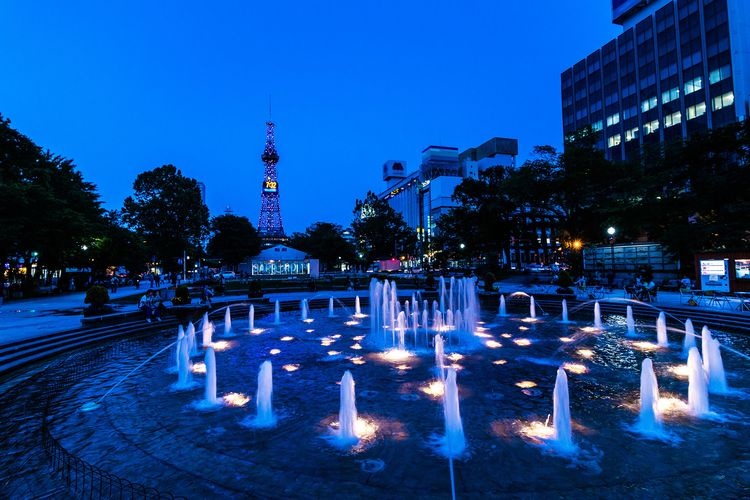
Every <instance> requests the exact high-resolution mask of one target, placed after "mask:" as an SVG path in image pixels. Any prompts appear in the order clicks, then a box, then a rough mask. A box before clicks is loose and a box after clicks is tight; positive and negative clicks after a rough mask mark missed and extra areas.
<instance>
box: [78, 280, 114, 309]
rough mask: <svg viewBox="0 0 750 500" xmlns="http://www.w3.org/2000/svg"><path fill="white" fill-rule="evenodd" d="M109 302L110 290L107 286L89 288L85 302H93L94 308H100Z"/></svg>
mask: <svg viewBox="0 0 750 500" xmlns="http://www.w3.org/2000/svg"><path fill="white" fill-rule="evenodd" d="M107 302H109V292H108V291H107V289H106V288H104V287H103V286H99V285H94V286H92V287H91V288H89V289H88V290H87V291H86V298H85V299H83V303H84V304H91V307H93V308H100V307H102V306H103V305H104V304H106V303H107Z"/></svg>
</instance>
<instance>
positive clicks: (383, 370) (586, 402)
mask: <svg viewBox="0 0 750 500" xmlns="http://www.w3.org/2000/svg"><path fill="white" fill-rule="evenodd" d="M327 314H328V313H327V311H325V310H321V311H312V312H310V318H311V319H313V322H311V323H310V322H302V321H301V320H300V318H299V314H292V313H289V314H282V315H281V323H282V324H280V325H276V324H274V318H273V317H268V318H257V319H256V320H255V327H256V328H260V329H262V333H254V334H250V333H249V332H248V329H249V324H248V322H247V320H246V321H245V322H244V323H243V322H242V320H239V319H237V320H235V321H233V322H232V330H233V331H234V333H236V334H237V336H235V337H233V338H231V339H227V345H224V346H223V347H224V349H223V350H220V349H217V350H216V373H217V391H218V395H219V397H222V396H224V395H226V394H229V393H233V394H234V396H232V398H231V399H230V401H233V402H234V404H235V406H233V405H231V404H230V403H229V402H227V403H226V404H225V406H223V407H220V408H215V409H213V410H212V411H201V410H199V409H196V405H195V402H196V401H199V400H201V399H202V398H203V382H204V381H205V375H203V374H200V373H196V374H194V375H193V377H194V380H195V381H197V382H199V387H197V388H196V389H194V390H187V391H174V390H172V389H171V388H170V386H171V385H172V384H173V383H174V382H175V380H176V375H175V374H174V373H173V372H171V371H170V370H169V368H170V367H171V365H172V364H173V361H172V358H173V356H174V353H173V350H172V349H168V350H166V351H165V352H164V353H163V354H161V355H159V356H157V357H155V358H154V359H153V360H152V361H150V362H149V363H146V364H145V365H144V366H142V367H140V368H139V369H137V370H136V371H135V372H134V373H131V374H130V375H127V374H129V373H130V372H131V371H132V370H133V369H134V368H135V367H137V366H138V365H139V364H140V363H142V362H143V361H144V360H145V359H147V358H149V357H150V356H152V355H153V354H154V353H157V352H158V351H159V350H161V349H163V348H164V347H165V346H167V345H168V344H169V343H170V342H173V341H174V338H175V335H174V332H168V333H164V334H161V335H157V336H153V337H151V338H147V339H136V340H119V341H116V342H113V343H111V344H109V345H107V346H103V347H98V348H96V349H97V351H96V355H92V354H91V350H86V351H82V352H80V353H77V354H74V355H70V356H68V357H67V358H66V360H65V361H61V362H58V363H56V364H54V365H53V366H51V367H50V368H48V369H47V370H46V371H44V372H42V373H41V374H40V375H39V376H37V377H34V378H31V379H29V380H27V381H26V382H25V384H26V385H27V387H28V393H29V394H34V395H36V396H35V397H36V398H39V397H40V395H41V394H47V395H48V400H44V401H39V402H38V404H39V405H40V406H41V407H42V408H43V414H44V415H45V419H46V426H47V429H48V430H49V433H50V434H51V436H52V437H53V438H54V439H56V440H57V441H58V442H59V444H60V445H61V446H62V447H63V448H65V449H66V450H67V451H68V452H69V453H71V454H72V455H74V456H76V457H78V458H79V459H80V460H82V461H85V462H87V463H89V464H92V465H94V466H95V467H97V468H99V469H101V470H103V471H106V472H107V473H109V474H114V475H116V476H118V477H121V478H125V479H127V480H129V481H131V482H135V483H140V484H143V485H146V486H149V487H154V488H157V489H158V490H159V491H162V492H169V493H172V494H174V495H182V496H185V497H189V498H202V497H206V498H217V497H221V498H232V497H236V498H246V497H248V496H260V497H270V498H281V497H284V498H310V497H317V498H356V497H386V498H404V497H416V498H429V497H443V498H445V497H447V496H448V495H450V492H451V484H450V474H449V464H448V460H447V459H446V457H444V456H443V455H441V454H440V452H439V447H438V446H437V444H436V442H437V441H439V438H440V437H441V436H442V435H443V434H444V432H445V430H444V420H443V410H442V406H441V396H440V391H439V390H435V387H434V384H435V379H436V372H435V359H434V358H435V356H434V352H433V351H432V348H431V347H430V346H429V345H424V342H421V343H420V345H417V346H415V345H414V341H413V337H410V335H409V332H408V331H407V334H406V342H405V343H406V347H407V349H409V350H410V351H412V353H413V355H411V356H409V357H406V358H402V357H398V359H390V358H388V357H386V356H383V355H382V352H381V350H379V349H374V348H373V347H372V344H373V343H372V342H368V338H367V337H368V336H372V335H373V334H372V333H370V327H369V324H368V322H367V319H365V320H363V321H362V320H360V321H362V322H360V323H350V324H346V322H347V321H349V320H350V319H351V318H349V317H339V318H328V317H326V316H327ZM624 314H625V311H624V306H623V317H620V316H612V317H610V316H605V317H604V318H603V323H604V324H603V329H601V330H599V329H591V328H582V327H586V326H588V327H590V326H591V325H590V324H586V323H583V322H579V323H578V324H560V323H559V322H558V321H557V320H556V318H549V317H538V318H537V321H535V322H525V321H522V319H523V318H521V317H513V316H511V317H508V318H498V317H496V316H495V312H494V311H488V312H487V313H486V314H485V315H484V317H483V319H484V320H485V324H484V325H483V326H484V328H485V329H484V330H483V331H482V336H481V338H479V340H478V341H477V342H473V343H472V345H473V346H474V347H472V348H471V349H468V350H467V349H464V348H463V347H462V346H461V345H457V344H456V340H455V339H454V341H453V343H452V344H451V343H450V342H449V341H448V340H446V345H445V354H446V361H445V363H446V366H452V367H453V368H454V369H456V371H457V380H458V393H459V400H460V415H461V418H462V422H463V430H464V433H465V438H466V444H467V448H466V452H465V453H464V454H463V455H462V456H461V457H458V458H456V459H454V461H453V467H454V469H455V483H456V484H455V488H456V493H457V495H458V497H487V496H501V495H521V496H527V495H528V496H536V495H539V496H550V495H554V496H574V495H575V496H581V495H585V496H605V497H609V496H632V495H633V494H634V492H638V493H636V494H638V495H649V496H650V495H652V494H659V495H665V496H678V495H684V494H686V493H687V494H689V495H694V496H703V495H706V496H709V495H710V496H727V497H735V496H738V495H741V494H742V493H741V492H742V491H746V490H744V489H743V488H747V487H748V486H750V482H749V480H750V467H748V465H749V464H748V460H749V459H750V427H748V426H747V425H746V420H747V415H748V414H750V400H748V399H747V398H746V397H745V396H746V394H745V392H744V391H746V390H747V388H748V387H750V371H748V366H750V365H748V362H747V361H746V360H745V359H743V358H742V357H740V356H736V355H733V354H732V353H728V352H727V353H723V354H724V367H725V369H726V373H727V379H728V382H729V385H730V386H731V387H732V388H733V392H732V393H730V394H727V395H722V396H715V395H711V399H710V405H711V410H712V412H714V413H715V414H716V417H715V418H710V419H697V418H694V417H692V416H690V415H689V414H687V413H685V412H684V411H681V410H680V409H679V408H680V407H679V405H678V404H675V408H676V409H675V408H673V409H672V410H670V412H668V413H665V415H664V426H665V428H666V429H667V430H668V431H669V433H670V436H671V438H670V440H659V439H651V438H648V437H644V436H641V435H639V434H637V433H634V432H631V431H630V430H629V428H630V427H631V426H632V424H633V423H634V422H635V421H636V420H637V418H638V397H639V392H638V391H639V379H640V366H641V363H642V361H643V359H644V358H645V357H649V358H651V359H652V360H653V365H654V369H655V372H656V377H657V380H658V384H659V389H660V393H661V396H662V397H663V398H666V397H670V398H674V399H675V400H682V401H687V392H688V391H687V377H686V376H684V374H682V372H681V371H680V370H679V369H675V367H678V366H681V365H684V364H685V359H684V358H683V356H682V352H681V342H682V338H681V337H680V336H679V335H678V334H677V333H676V332H674V331H670V332H669V342H670V345H669V347H667V348H658V346H655V345H656V331H655V328H654V327H651V328H650V329H649V328H648V327H647V326H646V327H641V328H639V331H641V332H642V333H639V337H640V338H635V339H633V338H627V337H626V334H625V329H626V325H625V320H624ZM217 331H221V328H220V327H219V328H218V329H217ZM714 335H715V336H716V337H717V338H719V340H720V341H721V342H722V344H723V345H725V346H730V347H732V348H733V349H736V350H738V351H741V352H750V342H749V341H748V339H746V338H744V337H738V336H732V335H729V334H725V333H721V332H714ZM362 336H365V338H362ZM289 337H292V339H291V340H290V339H289ZM355 337H356V338H357V340H355ZM426 337H427V338H428V339H429V338H430V337H431V335H428V336H426ZM282 338H283V339H284V340H282ZM561 338H564V339H565V340H561ZM514 339H525V340H527V341H528V342H519V343H515V342H513V340H514ZM221 340H222V339H221V338H220V336H219V335H215V336H214V341H215V342H218V341H221ZM488 341H494V342H495V343H494V344H490V345H491V346H492V347H488V346H486V344H485V342H488ZM638 342H641V343H645V344H642V345H641V344H638ZM648 344H653V345H654V346H655V347H654V348H653V349H652V348H648V347H644V345H648ZM354 345H357V346H358V348H353V347H352V346H354ZM454 353H459V354H461V356H451V354H454ZM201 360H202V359H201V358H200V357H197V358H194V359H193V361H195V362H199V361H201ZM264 361H271V362H272V363H273V411H274V415H275V416H276V418H277V421H276V425H275V426H274V427H271V428H260V429H256V428H250V427H248V426H246V425H243V421H246V420H247V419H248V418H252V416H253V415H255V412H256V410H255V397H256V396H255V391H256V389H257V374H258V368H259V366H260V365H261V363H262V362H264ZM81 366H85V370H81V369H80V367H81ZM560 366H564V367H565V369H566V371H567V376H568V385H569V391H570V394H569V396H570V413H571V416H572V434H573V442H574V445H575V451H574V452H572V453H561V452H559V451H556V449H555V448H554V446H551V445H550V442H549V441H548V438H549V436H548V434H546V432H547V431H548V430H549V425H551V423H549V424H548V425H545V423H546V422H552V419H551V418H549V415H550V414H551V413H552V407H553V404H552V393H553V388H554V383H555V378H556V371H557V369H558V367H560ZM346 370H349V371H350V372H351V374H352V376H353V378H354V381H355V394H356V407H357V412H358V415H359V417H360V419H362V420H364V421H365V422H366V423H367V429H368V430H367V433H368V434H367V435H366V436H362V438H361V439H360V441H359V443H357V444H355V445H352V446H346V447H341V446H335V444H334V443H332V440H331V436H332V435H333V434H334V432H335V429H336V425H337V420H338V410H339V392H340V387H339V382H340V380H341V378H342V375H343V374H344V372H345V371H346ZM126 375H127V377H126V378H125V379H124V381H122V382H121V383H120V384H119V385H117V386H116V388H115V389H114V390H112V392H111V393H109V394H108V395H107V396H106V397H104V398H102V396H103V395H104V394H105V393H106V392H107V391H108V390H109V389H110V388H112V387H113V386H114V385H115V384H116V383H117V382H118V381H120V380H121V379H122V377H125V376H126ZM61 381H64V382H61ZM431 386H432V388H431ZM241 396H245V398H243V397H241ZM247 397H249V401H247V402H246V403H245V404H244V406H239V405H238V404H239V403H237V402H238V401H239V402H242V401H243V400H244V399H246V398H247ZM94 403H96V404H94ZM19 408H20V407H19V406H18V405H15V406H12V405H11V406H5V407H4V409H3V410H2V416H3V420H4V421H6V422H7V421H14V420H17V419H21V418H22V417H23V416H24V415H22V414H20V412H21V411H22V410H19ZM27 446H28V447H29V449H31V448H33V446H34V444H33V443H31V442H30V443H27ZM15 458H17V457H15ZM13 459H14V457H13V456H12V455H10V456H9V455H6V456H5V457H3V458H2V459H0V462H2V463H3V467H5V466H6V465H8V464H9V463H10V461H11V460H13ZM45 475H47V476H48V475H49V474H48V471H46V470H43V469H38V468H37V469H34V470H24V471H23V473H22V474H20V475H19V476H18V477H17V478H16V479H14V480H11V483H10V485H11V486H14V485H15V488H16V489H15V490H14V489H11V490H9V491H16V492H18V491H21V490H20V489H18V488H19V487H18V482H19V481H21V480H23V482H24V484H27V485H28V484H33V483H34V478H35V477H37V476H39V477H41V476H45ZM20 478H22V479H20ZM13 481H15V483H14V482H13ZM32 489H33V488H32Z"/></svg>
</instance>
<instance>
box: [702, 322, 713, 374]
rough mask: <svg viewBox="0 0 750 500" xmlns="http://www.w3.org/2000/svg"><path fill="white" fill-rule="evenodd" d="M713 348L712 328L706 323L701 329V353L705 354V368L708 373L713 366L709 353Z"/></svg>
mask: <svg viewBox="0 0 750 500" xmlns="http://www.w3.org/2000/svg"><path fill="white" fill-rule="evenodd" d="M710 349H711V330H709V329H708V327H707V326H706V325H703V329H702V330H701V355H702V356H703V370H704V371H705V372H706V373H711V367H710V366H709V363H710V362H711V358H710V357H709V355H708V351H709V350H710Z"/></svg>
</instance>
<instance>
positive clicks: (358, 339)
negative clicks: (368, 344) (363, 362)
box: [352, 335, 365, 342]
mask: <svg viewBox="0 0 750 500" xmlns="http://www.w3.org/2000/svg"><path fill="white" fill-rule="evenodd" d="M363 338H365V336H364V335H357V336H356V337H352V340H355V341H357V342H359V341H360V340H362V339H363Z"/></svg>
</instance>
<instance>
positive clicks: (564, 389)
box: [552, 367, 575, 452]
mask: <svg viewBox="0 0 750 500" xmlns="http://www.w3.org/2000/svg"><path fill="white" fill-rule="evenodd" d="M552 406H553V412H552V425H553V426H554V429H553V430H554V433H553V435H552V440H553V446H554V447H555V448H556V449H558V450H559V451H562V452H569V451H571V450H574V449H575V445H574V444H573V432H572V430H571V423H570V400H569V394H568V376H567V375H566V374H565V370H564V369H563V368H562V367H560V368H558V369H557V378H556V379H555V389H554V391H553V393H552Z"/></svg>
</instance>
